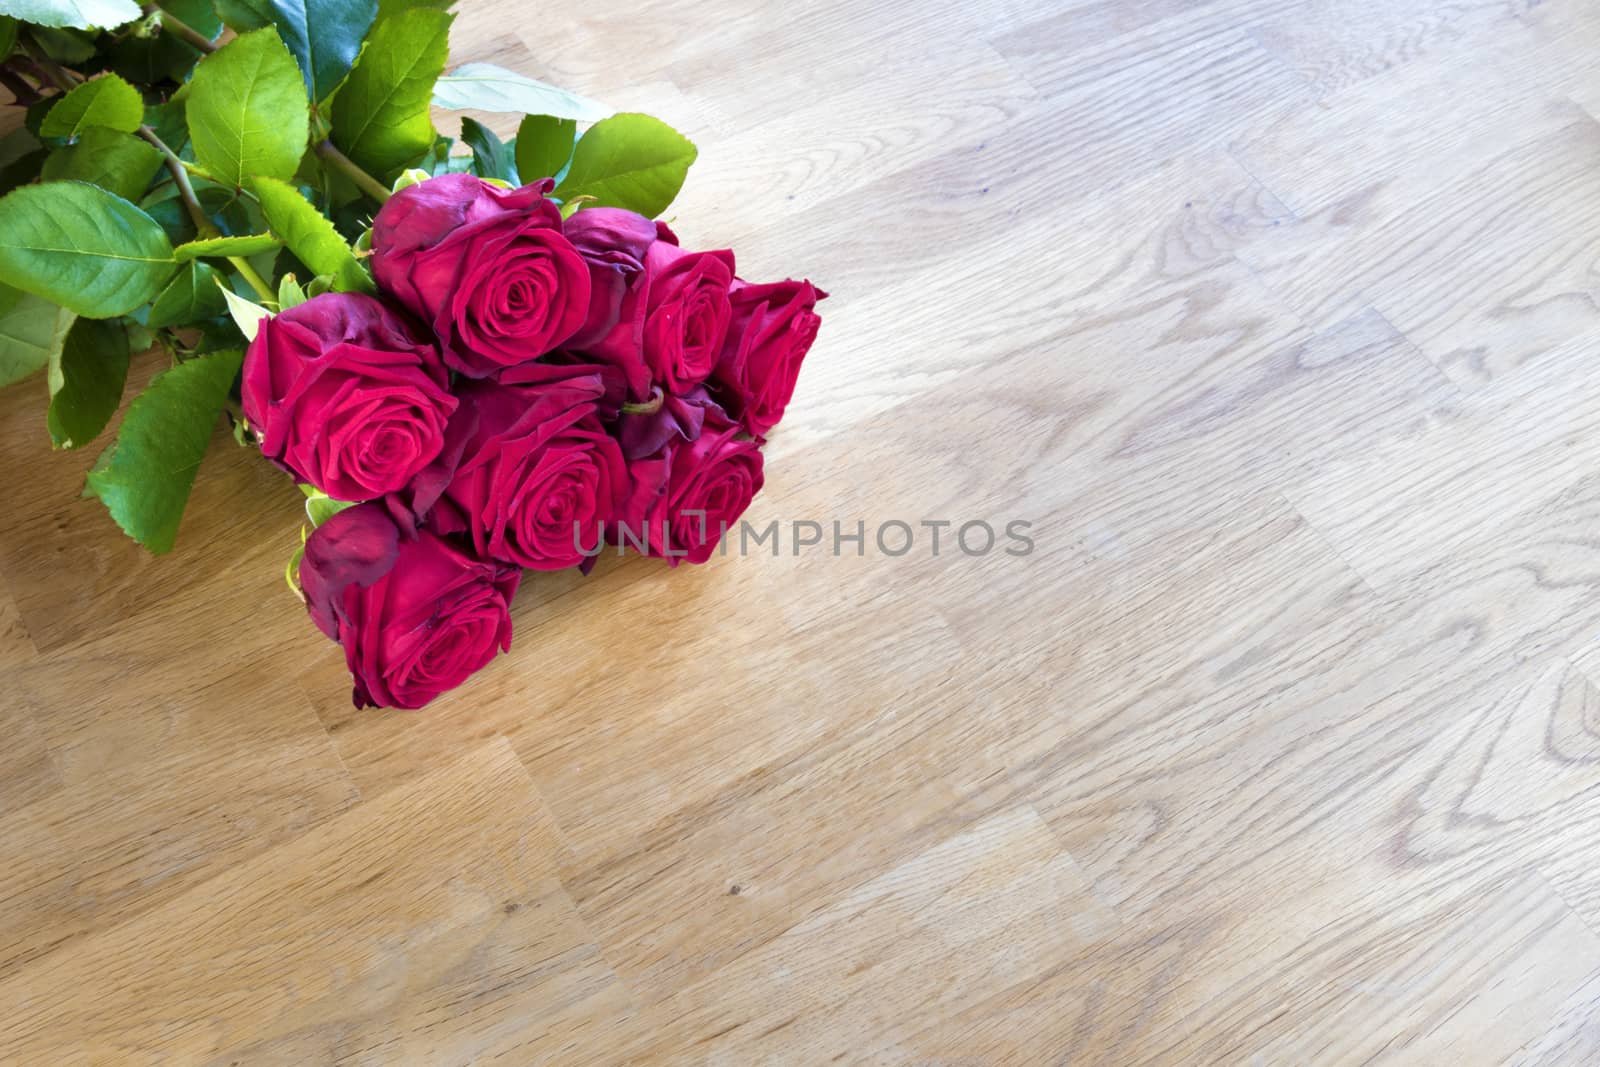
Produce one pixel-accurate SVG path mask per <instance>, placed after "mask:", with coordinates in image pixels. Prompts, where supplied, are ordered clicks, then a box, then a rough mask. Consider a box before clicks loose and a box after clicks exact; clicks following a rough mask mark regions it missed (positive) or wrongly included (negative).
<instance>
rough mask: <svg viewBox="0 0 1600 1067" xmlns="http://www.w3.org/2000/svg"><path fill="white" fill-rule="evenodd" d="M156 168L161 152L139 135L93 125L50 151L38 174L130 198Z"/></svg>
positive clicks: (144, 186)
mask: <svg viewBox="0 0 1600 1067" xmlns="http://www.w3.org/2000/svg"><path fill="white" fill-rule="evenodd" d="M160 169H161V153H160V152H157V151H156V150H155V149H154V148H151V147H150V146H149V145H147V144H145V143H144V142H143V141H141V140H139V138H137V137H135V136H133V135H132V134H129V133H119V132H117V131H116V130H107V129H102V128H100V127H95V128H92V129H88V130H84V131H83V135H82V136H81V137H79V138H78V139H77V141H75V142H74V143H72V144H70V145H67V146H66V147H65V148H57V149H56V150H55V151H53V152H51V153H50V155H49V156H48V157H47V158H46V159H45V161H44V170H43V171H42V172H41V173H40V175H39V176H40V177H41V178H43V179H44V180H45V181H47V182H59V181H74V182H88V183H89V184H90V185H98V186H99V187H100V188H102V189H104V190H106V191H107V192H111V193H115V194H116V195H117V196H120V197H122V198H123V199H124V200H130V201H132V200H137V199H139V197H140V196H142V195H143V194H144V191H145V189H147V188H149V186H150V179H151V178H154V177H155V175H156V171H158V170H160Z"/></svg>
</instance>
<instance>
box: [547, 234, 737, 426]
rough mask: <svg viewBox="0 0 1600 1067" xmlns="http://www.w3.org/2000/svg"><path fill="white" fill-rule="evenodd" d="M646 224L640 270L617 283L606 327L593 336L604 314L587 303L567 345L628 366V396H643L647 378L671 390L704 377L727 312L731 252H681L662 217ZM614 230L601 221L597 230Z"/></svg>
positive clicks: (713, 362) (717, 352)
mask: <svg viewBox="0 0 1600 1067" xmlns="http://www.w3.org/2000/svg"><path fill="white" fill-rule="evenodd" d="M588 210H595V209H592V208H590V209H586V211H588ZM584 214H585V211H579V212H578V213H577V214H576V215H574V216H573V217H572V219H570V220H568V224H569V225H582V223H581V220H582V218H583V215H584ZM627 214H631V212H630V213H627ZM635 218H639V219H642V216H635ZM653 225H654V226H655V232H656V240H654V241H652V242H650V244H649V247H648V248H647V249H646V250H645V253H644V259H643V261H642V267H643V273H642V274H641V275H640V276H638V277H636V278H634V279H633V280H632V281H631V283H630V284H627V285H626V286H625V288H624V291H623V292H622V295H621V299H620V301H619V304H618V308H617V315H616V318H615V321H614V324H613V325H612V326H611V328H610V330H609V331H607V332H605V333H604V334H603V335H600V336H598V337H597V336H596V335H595V331H594V329H593V327H594V326H595V324H596V322H597V321H605V320H606V319H608V318H609V316H608V315H602V314H600V313H599V312H597V311H596V310H595V309H591V313H590V320H591V321H590V323H589V328H586V329H585V331H584V332H583V333H582V334H580V335H579V336H578V337H576V338H574V340H573V341H572V344H571V347H573V348H575V349H578V350H579V351H582V352H583V353H584V354H585V355H588V356H590V357H592V358H595V359H600V360H603V361H605V362H607V363H611V364H615V365H618V366H621V367H623V368H624V369H625V370H626V371H628V379H629V392H630V393H631V394H632V395H633V397H634V398H635V399H636V400H644V399H645V398H647V397H648V396H649V393H650V389H649V386H650V383H651V381H654V382H657V383H659V384H661V385H662V386H663V387H664V388H665V389H666V390H667V392H669V393H676V394H679V395H682V394H684V393H687V392H689V391H690V390H691V389H693V388H694V387H695V386H697V385H699V384H701V383H702V382H704V381H705V380H706V378H707V376H709V375H710V374H711V371H712V369H713V368H714V367H715V366H716V365H717V360H718V359H719V358H720V357H721V355H722V348H723V342H724V340H725V339H726V337H727V334H728V322H729V319H730V317H731V314H732V312H731V309H730V306H729V303H728V287H729V286H730V285H732V284H733V270H734V260H733V253H732V252H729V251H727V250H725V249H724V250H720V251H715V252H686V251H684V250H683V249H682V248H680V247H678V238H677V237H676V236H675V235H674V234H673V232H672V231H671V230H669V229H668V228H667V227H666V225H665V224H663V223H659V222H657V223H654V224H653ZM617 229H618V227H617V226H616V225H615V224H611V223H608V224H607V225H606V226H605V228H604V232H606V233H608V234H609V233H615V232H616V230H617ZM629 232H630V234H632V232H633V231H629ZM630 247H633V246H630ZM591 262H592V260H591Z"/></svg>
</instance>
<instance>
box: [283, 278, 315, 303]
mask: <svg viewBox="0 0 1600 1067" xmlns="http://www.w3.org/2000/svg"><path fill="white" fill-rule="evenodd" d="M309 299H310V297H308V296H306V291H305V290H304V289H302V288H300V283H299V282H297V281H295V277H294V275H293V274H285V275H284V276H283V277H281V278H279V279H278V310H279V311H288V310H289V309H290V308H292V307H299V306H300V305H301V304H304V303H305V302H306V301H307V300H309Z"/></svg>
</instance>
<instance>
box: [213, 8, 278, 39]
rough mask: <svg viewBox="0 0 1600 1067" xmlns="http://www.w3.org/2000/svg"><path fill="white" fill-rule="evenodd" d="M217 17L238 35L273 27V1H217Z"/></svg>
mask: <svg viewBox="0 0 1600 1067" xmlns="http://www.w3.org/2000/svg"><path fill="white" fill-rule="evenodd" d="M217 17H218V18H220V19H222V21H223V23H224V24H225V25H227V26H228V27H229V28H230V29H232V30H234V31H236V32H238V33H248V32H250V31H251V30H259V29H261V27H263V26H270V25H272V2H271V0H217Z"/></svg>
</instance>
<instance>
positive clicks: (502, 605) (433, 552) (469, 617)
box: [300, 503, 521, 708]
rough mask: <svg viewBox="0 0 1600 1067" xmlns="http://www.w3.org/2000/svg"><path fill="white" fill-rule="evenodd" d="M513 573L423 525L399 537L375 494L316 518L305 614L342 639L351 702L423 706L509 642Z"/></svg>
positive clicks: (305, 571)
mask: <svg viewBox="0 0 1600 1067" xmlns="http://www.w3.org/2000/svg"><path fill="white" fill-rule="evenodd" d="M520 579H521V572H520V571H518V570H517V569H516V568H515V567H507V566H504V565H502V564H498V563H485V562H483V561H481V560H477V559H474V558H473V557H471V556H469V555H467V554H466V553H465V552H462V551H461V550H460V549H458V548H456V547H455V546H454V545H452V544H450V542H448V541H447V540H445V539H444V538H442V537H437V536H435V535H434V534H432V533H430V532H428V531H427V530H422V531H419V532H418V533H416V534H415V535H414V536H403V535H402V533H401V530H400V528H399V527H398V526H396V525H395V522H394V520H393V519H392V518H390V516H389V514H388V513H387V512H386V511H385V510H384V508H383V507H382V506H381V505H379V504H376V503H367V504H358V505H356V506H355V507H351V508H346V509H345V510H343V511H341V512H339V513H338V514H337V515H335V516H333V517H332V518H331V519H329V520H328V521H327V522H325V523H323V524H322V525H321V526H319V527H317V529H316V530H315V532H313V533H312V534H311V537H310V538H309V539H308V540H307V541H306V551H305V558H304V559H302V560H301V562H300V584H301V587H302V588H303V589H304V591H305V596H306V607H307V609H308V610H309V611H310V613H311V620H312V621H313V622H314V623H316V625H317V628H318V629H320V630H321V631H322V632H323V633H325V634H327V635H328V636H329V637H331V638H333V639H334V640H335V641H337V642H339V644H341V645H343V646H344V655H345V662H346V663H347V664H348V665H349V667H350V674H351V675H352V676H353V678H354V680H355V692H354V694H353V696H354V700H355V704H356V706H357V707H367V706H369V705H370V706H375V707H397V708H420V707H422V706H423V705H424V704H426V703H428V701H430V700H432V699H433V698H434V697H436V696H438V695H439V694H440V693H443V692H444V691H446V690H448V689H454V688H455V687H456V686H458V685H460V684H461V683H462V682H464V681H466V679H467V677H468V676H469V675H471V674H472V673H473V672H474V671H476V670H478V669H479V668H481V667H483V666H484V665H485V664H487V663H488V662H489V661H490V660H491V659H493V658H494V655H495V652H496V651H497V650H500V651H504V650H507V649H509V648H510V647H511V615H510V611H509V605H510V603H511V598H512V596H513V595H515V593H516V591H517V583H518V581H519V580H520Z"/></svg>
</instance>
